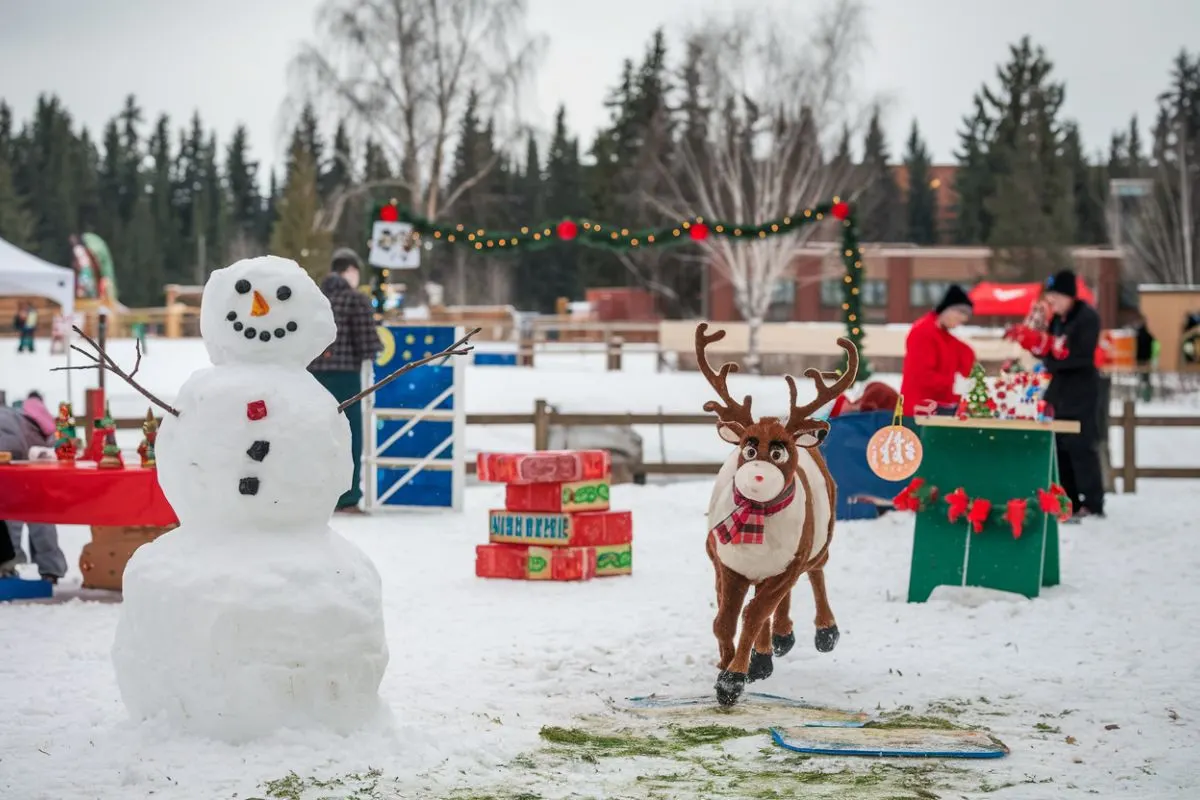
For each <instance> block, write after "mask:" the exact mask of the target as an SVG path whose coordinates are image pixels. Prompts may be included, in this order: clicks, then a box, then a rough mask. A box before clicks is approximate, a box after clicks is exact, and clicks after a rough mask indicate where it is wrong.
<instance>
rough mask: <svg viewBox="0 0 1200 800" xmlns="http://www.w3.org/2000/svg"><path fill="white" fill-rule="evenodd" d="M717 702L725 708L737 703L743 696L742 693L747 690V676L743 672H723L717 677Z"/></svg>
mask: <svg viewBox="0 0 1200 800" xmlns="http://www.w3.org/2000/svg"><path fill="white" fill-rule="evenodd" d="M715 688H716V690H717V702H718V703H720V704H721V705H723V706H731V705H733V704H734V703H736V702H737V699H738V698H739V697H741V696H742V691H743V690H744V689H745V688H746V674H745V673H743V672H730V671H728V670H723V671H722V672H721V674H720V675H718V676H717V685H716V687H715Z"/></svg>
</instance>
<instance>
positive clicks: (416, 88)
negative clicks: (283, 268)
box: [289, 0, 544, 230]
mask: <svg viewBox="0 0 1200 800" xmlns="http://www.w3.org/2000/svg"><path fill="white" fill-rule="evenodd" d="M526 5H527V0H325V2H324V5H323V6H322V7H321V10H320V12H319V14H318V25H317V27H318V43H316V44H310V45H307V46H305V47H304V48H303V50H302V51H301V52H300V54H299V55H298V56H297V57H296V58H295V59H294V60H293V62H292V65H291V79H292V82H293V91H292V95H293V98H292V102H291V103H290V104H289V108H290V109H298V108H299V107H300V106H301V103H299V102H296V101H297V100H311V101H314V102H315V103H316V104H317V105H318V106H319V107H320V108H321V110H323V111H327V112H329V113H331V114H332V115H334V116H337V117H338V118H340V119H345V121H346V123H347V126H348V128H349V129H350V130H351V131H352V132H353V134H354V135H355V136H356V137H367V136H369V137H371V138H372V139H373V140H374V141H376V142H379V144H380V146H381V147H382V148H385V150H386V152H387V153H388V155H389V156H390V158H391V159H392V160H393V161H394V162H395V163H396V164H398V165H399V178H398V179H396V180H395V182H392V183H389V184H388V185H391V186H397V187H400V188H403V189H404V190H405V192H406V197H405V204H406V205H408V206H409V207H411V208H412V209H413V210H414V211H416V212H417V213H419V214H421V215H422V216H424V217H426V218H427V219H438V218H439V217H441V216H442V215H444V214H445V212H446V211H447V210H448V208H450V207H451V206H452V205H453V204H454V202H455V201H456V200H457V199H458V198H459V197H461V196H462V194H463V193H464V192H466V191H468V190H469V189H470V188H471V187H472V186H475V185H476V184H478V183H479V182H480V181H481V180H483V179H484V178H485V177H486V176H487V175H488V174H490V173H491V171H492V170H493V169H495V167H496V165H497V164H498V163H499V160H500V156H497V157H495V158H493V159H489V161H488V163H487V164H485V165H483V166H482V167H481V169H480V170H479V172H478V174H477V175H474V176H468V177H467V178H466V179H465V180H463V181H462V182H461V184H460V185H459V186H457V187H449V191H450V194H449V195H448V196H447V197H445V198H443V197H442V194H443V188H444V187H445V184H446V181H447V179H448V178H449V174H448V173H449V170H450V165H451V162H452V160H453V158H452V157H453V152H454V151H453V147H454V145H455V143H456V141H457V127H458V125H457V123H458V120H459V119H460V117H461V115H462V113H463V110H464V108H465V106H466V101H467V97H468V95H469V94H470V93H471V92H472V91H475V92H476V93H477V94H478V102H479V107H480V109H481V112H482V113H483V114H484V115H485V118H487V119H489V120H491V121H492V122H493V124H494V125H495V126H496V130H497V131H499V139H500V140H501V143H502V144H501V146H500V147H499V148H498V149H499V150H501V151H505V150H507V149H508V148H510V147H512V146H513V145H515V144H516V142H517V141H518V139H519V137H520V136H521V135H522V134H523V132H524V129H523V128H522V126H521V125H520V124H519V121H518V116H517V114H516V113H515V109H516V107H517V101H518V98H519V96H520V95H521V93H522V90H523V89H524V88H525V86H526V84H527V82H528V80H529V79H530V77H531V76H532V73H533V69H534V67H535V65H536V63H537V61H538V59H539V58H540V55H541V53H542V52H543V50H544V38H542V37H537V36H530V35H528V34H527V33H526V31H525V29H524V22H525V16H526ZM510 104H511V107H510ZM365 191H367V187H366V185H365V184H364V185H362V186H352V187H347V189H346V190H345V191H344V192H339V193H337V195H336V196H335V197H334V198H331V199H330V201H329V202H328V204H327V207H326V208H325V209H323V211H322V213H321V214H320V215H318V218H317V220H316V221H315V223H314V225H315V226H316V227H317V228H318V229H323V230H331V229H333V228H334V227H335V226H336V225H337V224H338V221H339V219H340V217H341V214H342V213H343V210H344V208H345V204H346V201H347V199H349V198H350V197H354V196H359V195H361V194H362V193H363V192H365Z"/></svg>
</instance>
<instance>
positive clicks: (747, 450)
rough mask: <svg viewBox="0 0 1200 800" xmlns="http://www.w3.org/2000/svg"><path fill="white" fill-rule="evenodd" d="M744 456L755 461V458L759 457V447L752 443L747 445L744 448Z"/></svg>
mask: <svg viewBox="0 0 1200 800" xmlns="http://www.w3.org/2000/svg"><path fill="white" fill-rule="evenodd" d="M742 458H744V459H746V460H747V461H753V460H754V459H756V458H758V448H756V447H755V446H754V445H752V444H748V445H746V446H745V447H743V448H742Z"/></svg>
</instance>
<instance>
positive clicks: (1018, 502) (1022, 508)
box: [1004, 497, 1029, 539]
mask: <svg viewBox="0 0 1200 800" xmlns="http://www.w3.org/2000/svg"><path fill="white" fill-rule="evenodd" d="M1028 514H1029V501H1028V500H1026V499H1025V498H1023V497H1014V498H1013V499H1012V500H1009V501H1008V505H1007V506H1006V507H1005V509H1004V521H1005V522H1007V523H1008V524H1009V525H1011V526H1012V534H1013V538H1014V539H1020V538H1021V534H1022V533H1023V532H1024V531H1025V519H1026V517H1027V516H1028Z"/></svg>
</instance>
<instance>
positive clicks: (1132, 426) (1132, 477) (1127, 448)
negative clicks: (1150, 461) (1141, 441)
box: [1121, 400, 1137, 494]
mask: <svg viewBox="0 0 1200 800" xmlns="http://www.w3.org/2000/svg"><path fill="white" fill-rule="evenodd" d="M1135 413H1136V408H1135V405H1134V401H1132V400H1126V401H1125V405H1124V408H1123V409H1122V411H1121V421H1122V424H1121V429H1122V430H1121V437H1122V441H1123V442H1124V448H1123V449H1124V455H1123V456H1122V458H1123V460H1124V463H1123V464H1122V465H1121V493H1122V494H1133V493H1134V492H1136V491H1137V417H1136V416H1135Z"/></svg>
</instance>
